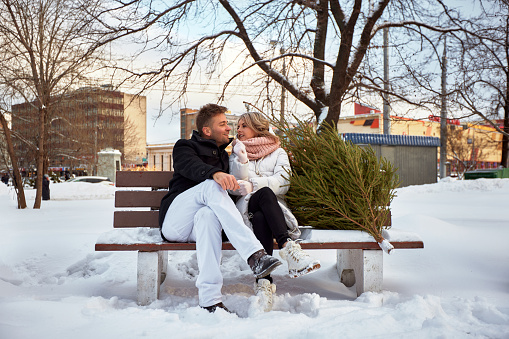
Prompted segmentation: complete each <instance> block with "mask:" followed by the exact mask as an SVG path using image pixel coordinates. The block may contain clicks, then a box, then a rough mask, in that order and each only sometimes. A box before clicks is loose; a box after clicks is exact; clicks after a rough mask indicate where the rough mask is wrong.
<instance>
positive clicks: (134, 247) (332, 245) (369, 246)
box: [95, 241, 424, 252]
mask: <svg viewBox="0 0 509 339" xmlns="http://www.w3.org/2000/svg"><path fill="white" fill-rule="evenodd" d="M391 244H392V245H393V246H394V248H396V249H405V248H407V249H410V248H424V244H423V242H422V241H403V242H392V243H391ZM300 245H301V247H302V249H307V250H312V249H363V250H380V247H379V246H378V244H377V243H376V242H323V243H320V242H310V243H305V242H303V243H300ZM222 248H223V250H234V248H233V246H232V244H231V243H229V242H224V243H223V247H222ZM275 248H276V249H277V245H276V246H275ZM95 250H96V251H145V252H153V251H179V250H180V251H192V250H196V244H195V243H178V242H164V243H157V244H156V243H140V244H96V245H95Z"/></svg>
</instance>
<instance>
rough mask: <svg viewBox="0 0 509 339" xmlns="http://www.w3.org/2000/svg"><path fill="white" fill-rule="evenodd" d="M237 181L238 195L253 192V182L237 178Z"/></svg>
mask: <svg viewBox="0 0 509 339" xmlns="http://www.w3.org/2000/svg"><path fill="white" fill-rule="evenodd" d="M238 183H239V186H240V188H239V189H238V192H239V193H240V195H248V194H249V193H251V192H253V183H251V182H249V181H245V180H239V181H238Z"/></svg>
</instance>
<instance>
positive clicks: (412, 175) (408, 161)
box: [341, 133, 440, 187]
mask: <svg viewBox="0 0 509 339" xmlns="http://www.w3.org/2000/svg"><path fill="white" fill-rule="evenodd" d="M341 135H342V137H343V139H344V140H345V141H351V142H352V143H353V144H356V145H358V146H361V147H367V146H370V147H371V148H373V150H374V151H375V153H376V155H377V156H379V157H384V158H385V159H387V160H388V161H389V162H391V163H392V165H393V166H394V167H396V168H398V171H397V173H398V175H399V179H400V181H401V184H400V187H405V186H410V185H422V184H431V183H435V182H437V176H438V167H437V164H438V152H437V147H440V139H439V138H436V137H425V136H407V135H384V134H365V133H343V134H341Z"/></svg>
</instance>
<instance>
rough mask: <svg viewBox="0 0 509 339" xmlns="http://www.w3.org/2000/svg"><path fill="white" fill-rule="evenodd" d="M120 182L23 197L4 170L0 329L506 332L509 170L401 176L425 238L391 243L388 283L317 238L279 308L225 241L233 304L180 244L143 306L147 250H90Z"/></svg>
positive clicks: (403, 194) (349, 334)
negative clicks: (203, 302)
mask: <svg viewBox="0 0 509 339" xmlns="http://www.w3.org/2000/svg"><path fill="white" fill-rule="evenodd" d="M84 185H87V186H84ZM114 191H115V188H114V187H111V186H105V185H100V184H80V185H79V186H78V185H69V184H52V185H51V198H52V199H51V200H50V201H43V202H42V208H41V209H40V210H33V209H31V208H28V209H26V210H17V209H16V201H15V199H13V195H12V191H10V190H9V189H7V188H6V187H5V186H4V185H1V184H0V215H1V218H0V232H1V234H2V237H0V338H2V339H3V338H33V337H37V338H43V339H44V338H78V339H80V338H142V337H143V338H168V337H171V338H259V337H264V336H267V334H268V333H270V336H271V337H276V338H292V339H293V338H324V337H341V338H366V337H379V338H394V337H396V338H401V337H403V338H410V337H411V338H436V337H444V338H464V337H485V338H508V337H509V335H508V333H509V269H508V266H507V263H508V262H509V246H507V243H506V242H507V240H506V239H508V238H509V222H508V221H507V213H506V212H505V211H506V209H507V201H509V180H508V179H486V180H484V179H480V180H475V181H456V180H442V181H440V182H439V183H437V184H433V185H423V186H412V187H406V188H402V189H399V190H398V192H397V193H398V196H397V197H396V198H395V199H394V201H393V203H392V205H391V209H392V214H393V227H394V228H393V230H394V231H395V230H398V232H399V231H401V233H398V232H396V233H394V234H398V236H402V235H403V236H405V235H404V234H405V233H404V232H408V234H411V233H417V234H418V235H419V236H420V237H421V238H422V239H423V241H424V247H425V248H424V249H408V250H399V249H395V250H394V251H392V254H391V255H390V256H388V255H384V286H383V288H384V291H383V292H382V293H364V294H363V295H361V296H360V297H357V296H356V294H355V286H353V287H351V288H347V287H345V286H344V285H342V284H341V283H339V278H338V275H337V272H336V270H335V254H336V252H335V251H334V250H316V251H310V253H311V254H312V255H313V256H314V257H316V258H317V259H320V261H321V263H322V268H321V269H320V270H318V271H317V272H316V273H313V274H310V275H307V276H304V277H300V278H298V279H289V278H288V277H287V274H288V272H287V267H286V265H283V266H281V267H279V268H278V269H277V270H276V271H275V273H274V274H273V277H274V282H275V284H276V285H277V295H276V297H275V299H274V310H273V311H272V312H269V313H264V312H262V311H261V310H260V309H259V307H258V303H257V298H256V297H255V296H254V295H253V282H254V279H253V277H252V274H251V272H250V269H249V267H248V265H247V264H246V263H245V262H244V261H243V260H242V259H241V258H240V257H239V256H238V255H237V254H236V252H234V251H224V252H223V261H222V267H221V269H222V272H223V276H224V287H223V294H224V299H223V302H224V303H225V305H226V306H227V307H228V308H230V309H231V310H233V311H234V312H236V314H228V313H225V312H224V311H222V310H219V311H217V312H216V313H214V314H209V313H208V312H207V311H205V310H203V309H201V308H200V307H199V306H198V298H197V289H196V287H195V286H194V284H195V281H196V276H197V274H198V266H197V261H196V253H195V252H194V251H175V252H170V253H169V263H168V275H167V278H166V280H165V281H164V283H163V285H162V286H161V297H160V300H158V301H156V302H154V303H152V304H151V305H149V306H144V307H142V306H138V305H137V304H136V260H137V254H136V253H135V252H95V251H94V245H95V243H96V241H97V240H98V238H101V237H102V239H106V240H108V234H109V233H107V232H109V231H111V230H112V220H113V210H114V207H113V194H114ZM28 192H29V193H28V194H27V195H29V194H32V195H30V197H29V199H33V196H34V194H33V193H32V192H33V191H28ZM29 206H31V204H30V203H29ZM134 232H138V233H139V234H136V235H134V236H135V237H136V236H141V237H145V238H146V239H152V240H153V239H155V238H157V237H158V236H159V234H158V233H157V230H152V231H137V230H135V231H134ZM140 232H141V233H140ZM154 232H155V233H154ZM127 233H128V234H127V235H126V238H125V239H124V241H132V239H131V237H132V236H133V235H132V234H129V232H127ZM388 235H391V230H389V232H388ZM315 236H316V237H321V236H326V234H318V233H316V234H315V233H313V237H315ZM388 239H389V240H390V237H388ZM275 255H276V256H278V254H277V251H276V254H275Z"/></svg>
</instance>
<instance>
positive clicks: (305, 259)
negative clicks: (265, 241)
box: [279, 240, 320, 278]
mask: <svg viewBox="0 0 509 339" xmlns="http://www.w3.org/2000/svg"><path fill="white" fill-rule="evenodd" d="M279 255H280V256H281V258H283V259H284V260H286V261H287V262H288V274H289V275H290V278H297V277H300V276H301V275H304V274H308V273H311V272H313V271H316V270H317V269H319V268H320V261H318V260H316V259H313V258H311V256H309V254H307V253H306V252H304V251H303V250H302V248H301V247H300V245H299V244H297V243H296V242H295V241H293V240H288V242H287V243H286V245H285V247H283V248H282V249H281V250H280V251H279Z"/></svg>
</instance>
